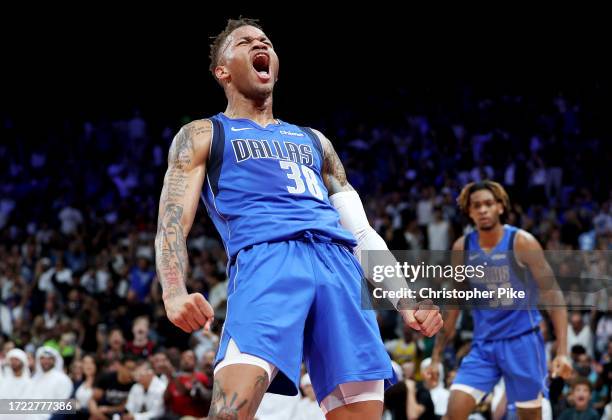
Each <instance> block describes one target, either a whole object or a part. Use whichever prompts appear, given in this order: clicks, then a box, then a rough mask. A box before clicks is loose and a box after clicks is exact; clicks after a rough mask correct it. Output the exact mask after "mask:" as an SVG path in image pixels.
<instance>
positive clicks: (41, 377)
mask: <svg viewBox="0 0 612 420" xmlns="http://www.w3.org/2000/svg"><path fill="white" fill-rule="evenodd" d="M63 368H64V361H63V360H62V356H60V355H59V353H58V352H57V350H55V349H54V348H52V347H47V346H44V347H40V348H39V349H38V350H37V351H36V372H35V373H34V376H33V377H32V383H31V391H29V392H28V397H30V398H39V399H67V398H68V397H70V395H71V394H72V390H73V386H72V381H71V380H70V378H69V377H68V375H66V374H65V373H64V370H63ZM43 417H44V418H50V417H51V415H50V414H49V415H44V416H43Z"/></svg>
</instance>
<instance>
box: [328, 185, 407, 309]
mask: <svg viewBox="0 0 612 420" xmlns="http://www.w3.org/2000/svg"><path fill="white" fill-rule="evenodd" d="M329 201H330V202H331V204H332V205H333V206H334V207H335V208H336V210H337V211H338V213H339V214H340V223H341V224H342V226H343V227H344V228H345V229H346V230H348V231H349V232H351V233H352V234H353V236H354V237H355V240H356V241H357V246H356V247H355V248H354V249H353V253H354V254H355V256H356V257H357V259H358V260H359V263H360V264H361V266H362V268H363V271H364V272H365V273H366V277H367V279H368V281H369V282H370V283H372V284H373V285H374V286H375V287H381V288H382V289H383V290H387V291H392V290H396V291H400V290H402V288H404V287H407V283H406V279H405V278H404V277H402V276H399V277H398V276H393V277H385V279H384V280H383V281H382V282H375V281H373V280H372V279H373V268H374V266H375V265H392V266H395V264H396V263H397V260H396V259H395V257H394V256H393V254H392V253H391V252H390V251H389V248H388V247H387V244H386V243H385V241H384V240H383V238H381V237H380V235H379V234H378V233H377V232H376V231H375V230H374V229H372V227H371V226H370V223H369V222H368V218H367V216H366V213H365V210H364V208H363V204H362V203H361V199H360V198H359V194H357V191H341V192H339V193H336V194H333V195H332V196H330V197H329ZM366 251H387V252H376V253H370V254H366V253H365V252H366ZM371 257H374V258H371ZM388 300H389V301H390V302H391V303H392V304H393V307H395V308H397V303H398V301H399V300H400V299H399V298H393V299H388Z"/></svg>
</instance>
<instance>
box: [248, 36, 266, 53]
mask: <svg viewBox="0 0 612 420" xmlns="http://www.w3.org/2000/svg"><path fill="white" fill-rule="evenodd" d="M251 50H253V51H254V50H264V51H267V50H268V46H267V45H266V44H264V43H263V42H262V41H260V40H258V39H256V40H255V41H253V46H252V47H251Z"/></svg>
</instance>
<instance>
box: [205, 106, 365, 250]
mask: <svg viewBox="0 0 612 420" xmlns="http://www.w3.org/2000/svg"><path fill="white" fill-rule="evenodd" d="M210 120H211V122H212V127H213V135H212V144H211V148H210V154H209V159H208V163H207V170H206V172H207V174H206V180H205V185H204V188H203V192H202V200H203V201H204V204H205V205H206V209H207V210H208V214H209V215H210V217H211V219H212V221H213V223H214V224H215V226H216V228H217V230H218V231H219V234H220V235H221V238H222V240H223V243H224V245H225V250H226V252H227V255H228V259H229V261H230V262H231V261H232V260H233V259H234V258H235V257H236V255H237V254H238V252H239V251H240V250H241V249H244V248H246V247H249V246H253V245H255V244H259V243H264V242H279V241H285V240H290V239H293V238H298V237H300V236H301V235H302V234H303V232H305V231H310V232H314V233H320V234H322V235H325V236H327V237H329V238H331V239H332V240H333V241H335V242H338V243H342V244H345V245H346V246H348V247H350V249H352V248H353V247H354V246H355V245H356V242H355V239H354V238H353V235H352V234H351V233H350V232H348V231H347V230H345V229H344V228H343V227H342V226H341V225H340V218H339V215H338V212H337V211H336V209H335V208H334V207H333V206H332V205H331V204H330V202H329V199H328V192H327V189H326V188H325V185H324V184H323V180H322V177H321V172H322V168H323V149H322V146H321V142H320V140H319V138H318V137H317V136H316V135H315V133H314V132H313V131H312V130H311V129H309V128H304V127H298V126H296V125H293V124H288V123H286V122H283V121H279V122H278V123H277V124H269V125H268V126H266V127H261V126H259V125H258V124H257V123H255V122H254V121H251V120H248V119H232V118H228V117H226V116H225V115H224V114H223V113H219V114H217V115H215V116H213V117H212V118H210Z"/></svg>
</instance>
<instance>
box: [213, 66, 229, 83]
mask: <svg viewBox="0 0 612 420" xmlns="http://www.w3.org/2000/svg"><path fill="white" fill-rule="evenodd" d="M215 77H216V78H217V80H219V82H228V81H229V80H230V77H231V76H230V74H229V71H228V70H227V68H226V67H225V66H221V65H219V66H217V67H215Z"/></svg>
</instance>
